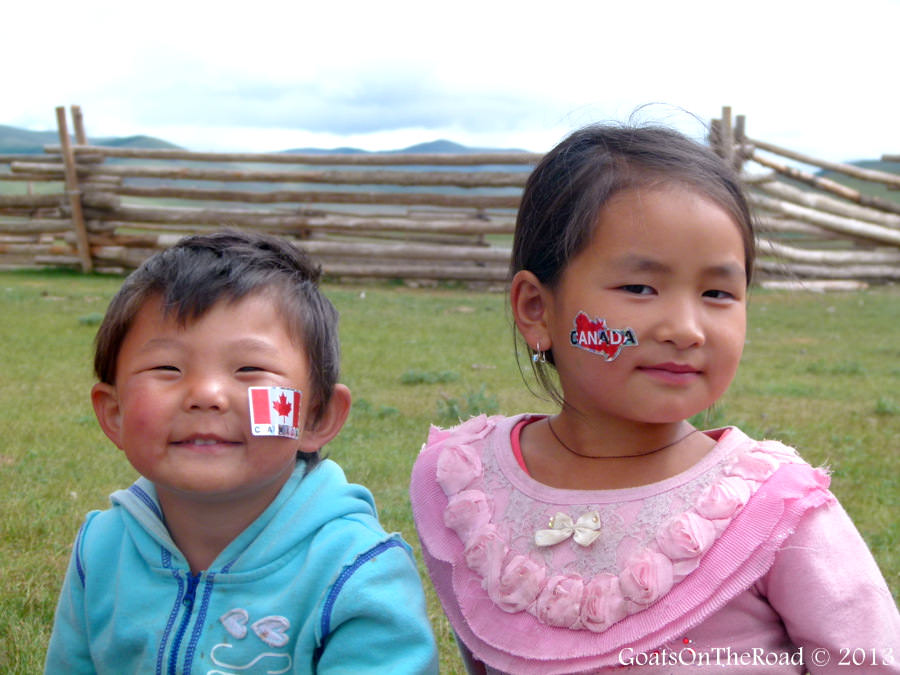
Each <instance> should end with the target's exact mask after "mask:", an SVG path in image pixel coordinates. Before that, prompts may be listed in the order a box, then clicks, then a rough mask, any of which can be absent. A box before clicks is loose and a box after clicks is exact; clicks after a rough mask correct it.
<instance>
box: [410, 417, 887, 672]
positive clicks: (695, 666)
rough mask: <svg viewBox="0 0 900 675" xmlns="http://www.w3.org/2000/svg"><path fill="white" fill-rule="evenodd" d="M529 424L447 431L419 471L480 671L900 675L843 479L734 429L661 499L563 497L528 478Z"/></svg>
mask: <svg viewBox="0 0 900 675" xmlns="http://www.w3.org/2000/svg"><path fill="white" fill-rule="evenodd" d="M529 419H534V416H529V415H519V416H516V417H511V418H504V417H500V416H497V417H486V416H484V415H482V416H480V417H476V418H472V419H470V420H468V421H467V422H465V423H463V424H461V425H460V426H458V427H455V428H454V429H450V430H441V429H437V428H432V430H431V433H430V434H429V438H428V441H427V443H426V444H425V446H424V447H423V449H422V452H421V454H420V455H419V458H418V459H417V461H416V464H415V467H414V469H413V476H412V484H411V490H410V494H411V499H412V507H413V515H414V517H415V521H416V528H417V530H418V533H419V538H420V539H421V542H422V547H423V552H424V556H425V561H426V563H427V565H428V570H429V573H430V576H431V579H432V582H433V583H434V587H435V589H436V591H437V594H438V597H439V598H440V600H441V603H442V605H443V607H444V611H445V612H446V614H447V616H448V618H449V620H450V623H451V625H452V626H453V629H454V631H455V632H456V634H457V637H458V639H459V641H460V642H461V643H462V644H461V648H462V651H463V655H464V657H467V658H468V657H469V656H470V655H471V656H474V658H475V659H476V660H477V661H480V662H482V663H483V664H485V665H486V666H487V672H489V673H491V672H498V673H517V674H519V673H522V674H526V673H533V674H535V675H537V674H540V675H552V674H553V673H595V672H606V671H607V670H611V671H612V670H614V671H615V672H623V667H625V668H626V669H627V668H628V667H631V668H632V669H633V671H634V672H641V673H672V672H682V673H688V672H704V670H705V669H706V668H715V667H716V666H718V667H727V668H728V669H729V671H728V672H737V673H743V672H746V673H751V672H752V673H760V672H765V673H804V672H806V671H807V670H808V671H809V672H811V673H847V672H857V673H859V672H866V673H868V672H872V673H900V666H898V663H900V616H898V613H897V607H896V605H895V603H894V601H893V598H892V597H891V594H890V591H889V590H888V588H887V586H886V584H885V582H884V579H883V577H882V575H881V574H880V572H879V570H878V567H877V565H876V564H875V561H874V560H873V558H872V556H871V554H870V553H869V550H868V548H867V547H866V545H865V543H864V542H863V540H862V538H861V537H860V535H859V533H858V532H857V530H856V528H855V527H854V526H853V524H852V522H851V521H850V519H849V518H848V516H847V514H846V513H845V512H844V510H843V509H842V508H841V506H840V505H839V504H838V503H837V501H836V500H835V498H834V496H833V495H832V494H831V493H830V492H829V491H828V489H827V488H828V484H829V479H828V476H827V475H826V474H825V472H823V471H822V470H820V469H814V468H813V467H811V466H809V465H808V464H807V463H806V462H804V461H803V460H802V459H800V457H799V456H798V455H797V453H796V452H795V451H794V450H793V449H792V448H789V447H787V446H784V445H782V444H780V443H777V442H774V441H763V442H759V441H754V440H752V439H750V438H748V437H747V436H746V435H744V434H743V433H742V432H741V431H740V430H738V429H736V428H727V429H721V430H716V431H711V432H707V434H708V435H709V436H710V437H711V438H713V439H714V440H716V441H717V443H716V446H715V447H714V448H713V449H712V450H711V451H710V453H709V454H708V455H707V456H706V457H704V458H703V459H702V460H701V461H700V462H698V463H697V464H695V465H694V466H692V467H691V468H690V469H688V470H687V471H685V472H683V473H681V474H678V475H676V476H673V477H671V478H669V479H667V480H664V481H662V482H659V483H654V484H651V485H644V486H641V487H637V488H628V489H621V490H600V491H590V490H560V489H555V488H551V487H548V486H546V485H543V484H542V483H539V482H537V481H535V480H533V479H532V478H531V477H529V476H528V474H527V472H526V471H525V470H524V469H523V467H522V466H520V464H519V463H518V462H517V460H516V457H515V453H514V450H513V442H512V437H513V429H514V428H515V427H516V425H517V424H518V423H521V422H523V421H527V420H529ZM625 672H628V671H627V670H625Z"/></svg>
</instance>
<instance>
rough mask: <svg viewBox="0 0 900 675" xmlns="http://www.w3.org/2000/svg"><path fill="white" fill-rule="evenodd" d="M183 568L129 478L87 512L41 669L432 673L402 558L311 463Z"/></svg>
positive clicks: (215, 674) (367, 497)
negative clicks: (195, 567) (221, 546)
mask: <svg viewBox="0 0 900 675" xmlns="http://www.w3.org/2000/svg"><path fill="white" fill-rule="evenodd" d="M305 468H306V467H305V465H304V464H303V463H302V462H301V463H299V464H298V466H297V468H296V470H295V471H294V473H293V475H292V476H291V478H290V479H289V480H288V481H287V483H285V485H284V487H283V488H282V490H281V492H280V493H279V494H278V496H277V497H276V498H275V500H274V501H273V502H272V504H270V505H269V507H268V508H267V509H266V510H265V511H264V512H263V513H262V514H261V515H260V517H259V518H257V519H256V521H255V522H254V523H253V524H251V525H250V526H249V527H248V528H247V529H246V530H244V532H242V533H241V534H240V535H238V537H237V538H236V539H235V540H234V541H232V542H231V544H229V545H228V547H227V548H226V549H225V550H224V551H222V553H221V554H220V555H219V557H218V558H217V559H216V560H215V561H214V562H213V564H212V565H211V566H210V567H209V569H207V570H205V571H203V572H200V573H199V574H197V575H196V576H194V575H192V574H191V572H190V568H189V566H188V564H187V561H186V560H185V558H184V556H183V555H182V554H181V553H180V552H179V550H178V548H177V546H176V545H175V544H174V542H173V541H172V539H171V537H170V536H169V532H168V530H167V529H166V525H165V523H164V522H163V518H162V512H161V511H160V507H159V503H158V501H157V499H156V491H155V489H154V487H153V484H152V483H150V482H149V481H148V480H146V479H144V478H141V479H139V480H138V481H137V482H136V483H135V484H134V485H132V486H131V487H130V488H129V489H127V490H119V491H118V492H115V493H114V494H113V495H112V496H111V498H110V499H111V502H112V508H111V509H109V510H107V511H93V512H91V513H89V514H88V516H87V518H86V520H85V523H84V525H82V527H81V531H80V532H79V533H78V537H77V539H76V541H75V547H74V550H73V552H72V557H71V560H70V562H69V569H68V571H67V573H66V579H65V582H64V585H63V589H62V592H61V594H60V598H59V604H58V606H57V610H56V620H55V622H54V626H53V635H52V637H51V639H50V647H49V649H48V652H47V662H46V666H45V673H47V674H49V675H57V674H60V675H61V674H65V675H77V674H80V673H115V674H116V675H120V674H121V673H142V674H143V673H157V674H158V675H175V674H176V673H178V674H181V673H185V674H186V673H191V674H193V673H202V674H204V675H230V674H232V673H233V674H234V675H238V674H240V675H253V674H255V673H268V674H272V675H274V674H278V673H353V674H356V673H370V672H371V673H392V674H397V675H402V674H405V673H437V652H436V648H435V644H434V637H433V635H432V633H431V627H430V625H429V623H428V618H427V615H426V612H425V599H424V594H423V592H422V586H421V583H420V580H419V576H418V573H417V571H416V566H415V562H414V559H413V556H412V554H411V551H410V549H409V547H408V546H407V544H406V543H405V542H404V541H403V540H402V539H401V538H400V536H399V535H388V534H386V533H385V532H384V530H383V529H382V528H381V525H380V524H379V523H378V520H377V517H376V514H375V505H374V502H373V500H372V496H371V494H370V493H369V491H368V490H366V488H364V487H362V486H360V485H353V484H350V483H348V482H347V480H346V478H345V477H344V473H343V471H342V470H341V469H340V467H339V466H338V465H337V464H335V463H334V462H332V461H330V460H325V461H323V462H322V463H321V464H320V465H319V466H317V467H316V468H315V469H314V470H313V471H311V472H310V473H309V474H308V475H305Z"/></svg>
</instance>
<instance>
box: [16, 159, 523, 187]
mask: <svg viewBox="0 0 900 675" xmlns="http://www.w3.org/2000/svg"><path fill="white" fill-rule="evenodd" d="M11 169H12V172H13V173H14V174H15V173H16V172H28V173H32V174H45V175H51V176H57V175H61V174H62V170H63V169H62V166H61V165H57V164H43V163H35V162H22V161H19V162H13V163H12V165H11ZM78 175H79V177H82V176H83V177H85V178H91V177H94V176H103V177H106V176H116V177H127V178H157V179H172V180H207V181H223V182H253V183H265V182H268V183H330V184H333V185H399V186H417V185H430V186H435V185H439V186H451V187H463V188H480V187H489V188H507V187H508V188H521V187H524V185H525V181H526V180H528V173H527V172H523V171H519V172H503V171H477V172H476V171H383V170H368V169H367V170H362V169H357V170H355V171H258V170H254V171H247V170H244V171H241V170H229V169H212V168H201V169H193V168H188V167H179V166H171V167H146V166H128V165H119V166H114V165H104V166H100V167H94V166H79V167H78Z"/></svg>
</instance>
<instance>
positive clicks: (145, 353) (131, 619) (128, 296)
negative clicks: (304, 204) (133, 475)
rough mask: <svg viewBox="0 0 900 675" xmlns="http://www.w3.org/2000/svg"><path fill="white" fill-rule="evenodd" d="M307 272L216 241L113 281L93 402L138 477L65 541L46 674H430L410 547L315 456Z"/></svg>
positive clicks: (312, 303) (317, 404) (273, 244)
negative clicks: (65, 561)
mask: <svg viewBox="0 0 900 675" xmlns="http://www.w3.org/2000/svg"><path fill="white" fill-rule="evenodd" d="M318 277H319V270H318V269H317V268H315V267H314V266H313V265H312V264H311V262H310V260H309V259H308V258H307V256H306V255H305V254H303V253H302V252H300V251H298V250H297V249H295V248H294V247H293V246H291V245H290V244H288V243H287V242H284V241H282V240H279V239H276V238H274V237H268V236H263V235H253V234H243V233H238V232H225V233H220V234H213V235H207V236H195V237H189V238H187V239H184V240H182V241H181V242H179V243H178V244H177V245H176V246H175V247H174V248H172V249H169V250H167V251H163V252H161V253H159V254H157V255H155V256H153V257H152V258H150V259H149V260H147V261H146V262H145V263H144V264H143V265H142V266H141V267H140V268H139V269H137V270H136V271H135V272H134V273H133V274H132V275H130V276H129V277H128V279H126V281H125V282H124V284H123V286H122V288H121V289H120V290H119V292H118V294H117V295H116V296H115V298H113V301H112V302H111V304H110V306H109V309H108V310H107V313H106V317H105V318H104V321H103V324H102V325H101V327H100V330H99V332H98V334H97V342H96V355H95V362H94V367H95V371H96V374H97V377H98V380H99V382H98V383H97V384H96V385H94V387H93V389H92V390H91V400H92V403H93V406H94V411H95V413H96V415H97V419H98V421H99V423H100V426H101V427H102V429H103V431H104V432H105V433H106V435H107V436H108V437H109V438H110V440H112V441H113V443H115V444H116V446H118V447H119V448H120V449H121V450H123V451H124V453H125V456H126V457H127V458H128V460H129V462H131V464H132V465H133V466H134V467H135V469H136V470H137V471H138V472H139V473H140V474H141V478H139V479H138V481H137V482H136V483H135V484H134V485H132V486H131V487H130V488H129V489H127V490H120V491H118V492H115V493H114V494H113V495H112V496H111V502H112V508H110V509H109V510H107V511H103V512H98V511H95V512H92V513H90V514H88V516H87V519H86V521H85V523H84V525H83V526H82V528H81V531H80V532H79V534H78V537H77V539H76V541H75V547H74V550H73V553H72V558H71V561H70V563H69V569H68V572H67V574H66V579H65V583H64V586H63V589H62V592H61V594H60V599H59V604H58V607H57V611H56V620H55V623H54V627H53V635H52V637H51V640H50V647H49V650H48V653H47V662H46V668H45V672H46V673H50V674H53V675H56V674H57V673H60V674H61V673H66V674H68V675H71V674H75V673H94V672H97V673H153V672H156V673H172V674H174V673H236V672H240V673H257V672H259V673H287V672H296V673H313V672H316V673H330V672H342V673H365V672H377V673H388V672H389V673H431V672H434V673H436V672H437V655H436V649H435V645H434V638H433V636H432V633H431V628H430V626H429V623H428V619H427V616H426V613H425V606H424V595H423V592H422V587H421V584H420V581H419V578H418V574H417V572H416V567H415V563H414V561H413V557H412V555H411V553H410V550H409V547H408V546H407V545H406V543H405V542H403V540H402V539H401V538H400V536H399V535H388V534H386V533H385V532H384V530H383V529H382V528H381V526H380V525H379V523H378V521H377V517H376V514H375V507H374V502H373V500H372V496H371V494H370V493H369V492H368V490H366V489H365V488H363V487H361V486H359V485H352V484H349V483H347V481H346V479H345V477H344V474H343V472H342V471H341V469H340V468H339V467H338V466H337V464H335V463H334V462H332V461H330V460H327V459H326V460H321V459H320V458H319V454H318V451H319V450H320V448H322V447H323V446H324V445H325V444H326V443H328V441H330V440H331V439H332V438H333V437H334V436H335V435H336V434H337V433H338V431H339V430H340V429H341V426H342V425H343V424H344V421H345V420H346V419H347V415H348V412H349V409H350V391H349V390H348V389H347V387H345V386H344V385H342V384H338V383H337V377H338V367H339V345H338V334H337V312H336V311H335V309H334V307H333V306H332V305H331V303H330V302H329V301H328V300H327V299H326V298H325V297H324V296H323V295H322V294H321V293H320V291H319V289H318V285H317V282H318Z"/></svg>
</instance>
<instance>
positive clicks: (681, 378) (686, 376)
mask: <svg viewBox="0 0 900 675" xmlns="http://www.w3.org/2000/svg"><path fill="white" fill-rule="evenodd" d="M639 370H640V371H641V372H643V373H646V374H647V375H649V376H650V377H653V378H655V379H657V380H660V381H662V382H665V383H667V384H687V383H689V382H692V381H693V380H695V379H696V378H698V377H699V376H700V374H701V372H702V371H700V370H699V369H697V368H695V367H694V366H689V365H686V364H683V363H656V364H653V365H652V366H641V367H639Z"/></svg>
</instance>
